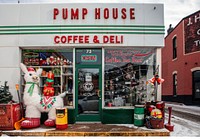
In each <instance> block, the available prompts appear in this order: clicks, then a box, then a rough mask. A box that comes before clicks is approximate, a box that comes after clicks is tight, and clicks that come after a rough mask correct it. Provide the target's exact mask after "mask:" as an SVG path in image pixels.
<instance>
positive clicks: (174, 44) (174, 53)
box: [172, 37, 177, 59]
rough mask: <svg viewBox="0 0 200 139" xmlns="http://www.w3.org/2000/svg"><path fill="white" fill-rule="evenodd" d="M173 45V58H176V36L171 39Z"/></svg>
mask: <svg viewBox="0 0 200 139" xmlns="http://www.w3.org/2000/svg"><path fill="white" fill-rule="evenodd" d="M172 45H173V59H175V58H177V38H176V37H174V38H173V40H172Z"/></svg>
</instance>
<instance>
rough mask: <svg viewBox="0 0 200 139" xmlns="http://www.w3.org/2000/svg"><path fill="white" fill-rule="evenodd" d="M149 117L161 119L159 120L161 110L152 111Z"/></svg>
mask: <svg viewBox="0 0 200 139" xmlns="http://www.w3.org/2000/svg"><path fill="white" fill-rule="evenodd" d="M151 116H152V117H155V118H159V119H161V118H162V112H161V110H159V109H153V110H152V111H151Z"/></svg>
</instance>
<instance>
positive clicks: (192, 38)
mask: <svg viewBox="0 0 200 139" xmlns="http://www.w3.org/2000/svg"><path fill="white" fill-rule="evenodd" d="M184 28H185V54H188V53H193V52H196V51H200V11H198V12H196V13H194V14H192V15H191V16H189V17H188V18H186V19H185V20H184Z"/></svg>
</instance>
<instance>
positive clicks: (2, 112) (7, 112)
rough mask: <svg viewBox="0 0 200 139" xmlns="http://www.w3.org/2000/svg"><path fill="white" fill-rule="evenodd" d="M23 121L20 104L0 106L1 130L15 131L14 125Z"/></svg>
mask: <svg viewBox="0 0 200 139" xmlns="http://www.w3.org/2000/svg"><path fill="white" fill-rule="evenodd" d="M20 119H21V113H20V104H19V103H13V104H0V130H13V129H14V124H15V122H17V121H18V120H20Z"/></svg>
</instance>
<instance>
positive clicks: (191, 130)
mask: <svg viewBox="0 0 200 139" xmlns="http://www.w3.org/2000/svg"><path fill="white" fill-rule="evenodd" d="M167 121H168V114H166V119H165V123H167ZM171 124H172V125H174V131H173V132H170V136H177V137H183V136H184V137H188V136H189V137H200V124H198V123H195V122H192V121H190V120H186V119H183V118H180V117H177V116H174V115H172V118H171Z"/></svg>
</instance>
